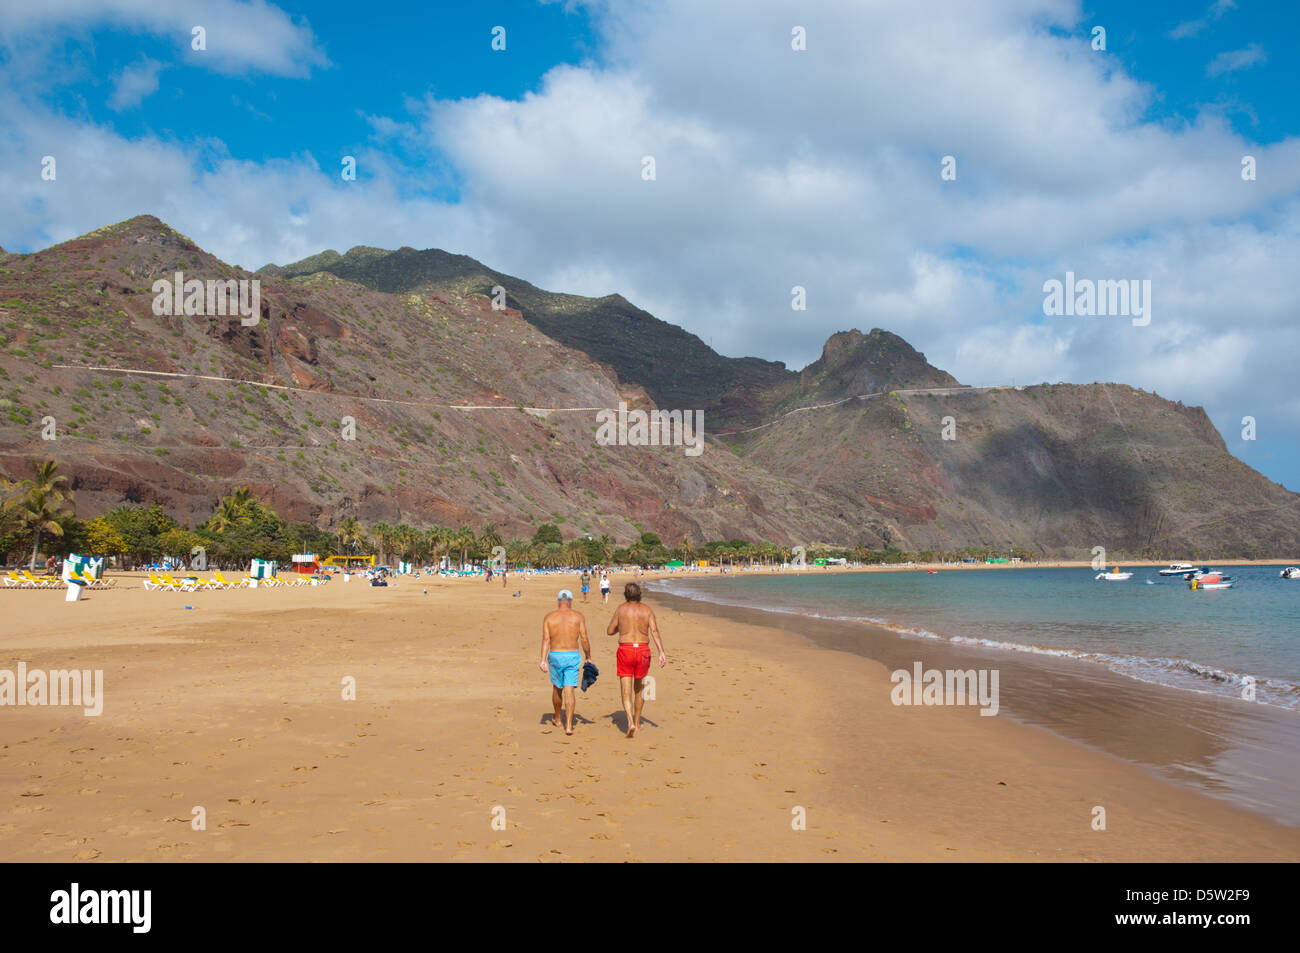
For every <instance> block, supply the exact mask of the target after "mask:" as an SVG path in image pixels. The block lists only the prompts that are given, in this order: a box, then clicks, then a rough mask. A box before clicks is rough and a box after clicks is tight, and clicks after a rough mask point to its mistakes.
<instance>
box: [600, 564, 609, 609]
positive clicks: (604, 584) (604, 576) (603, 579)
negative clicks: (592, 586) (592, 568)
mask: <svg viewBox="0 0 1300 953" xmlns="http://www.w3.org/2000/svg"><path fill="white" fill-rule="evenodd" d="M600 598H601V601H602V602H605V603H606V604H608V603H609V573H607V572H605V571H604V570H603V569H602V570H601V573H600Z"/></svg>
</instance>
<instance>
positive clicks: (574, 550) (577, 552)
mask: <svg viewBox="0 0 1300 953" xmlns="http://www.w3.org/2000/svg"><path fill="white" fill-rule="evenodd" d="M564 558H565V559H566V560H567V561H568V563H567V564H568V566H569V567H570V568H572V569H577V568H578V567H579V566H583V565H585V564H586V562H587V546H586V544H585V543H584V541H583V540H582V538H581V537H574V538H573V539H571V540H569V541H568V542H567V543H565V544H564Z"/></svg>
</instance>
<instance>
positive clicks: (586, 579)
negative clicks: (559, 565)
mask: <svg viewBox="0 0 1300 953" xmlns="http://www.w3.org/2000/svg"><path fill="white" fill-rule="evenodd" d="M589 592H591V573H589V572H587V570H585V569H584V570H583V571H582V601H583V602H586V601H587V593H589Z"/></svg>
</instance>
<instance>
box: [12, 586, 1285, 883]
mask: <svg viewBox="0 0 1300 953" xmlns="http://www.w3.org/2000/svg"><path fill="white" fill-rule="evenodd" d="M117 578H118V579H119V580H120V581H119V583H118V587H117V589H116V590H113V591H105V592H94V593H89V594H87V596H86V598H85V599H83V600H82V601H81V602H79V603H74V604H65V603H64V602H63V594H62V592H57V591H51V592H41V591H15V590H7V591H5V592H3V593H2V594H0V599H3V600H4V608H3V611H4V614H5V618H6V625H5V627H4V634H3V635H0V668H8V669H13V668H15V667H16V666H17V664H18V663H19V662H20V661H22V662H25V663H26V665H27V667H28V669H37V668H40V669H46V670H54V669H69V668H77V669H102V670H103V672H104V695H105V698H104V710H103V714H102V715H100V716H98V717H87V716H85V715H84V714H83V713H82V710H81V709H80V708H72V707H53V706H47V707H30V706H24V707H8V706H6V707H3V708H0V791H2V792H3V794H4V807H3V808H0V856H2V857H4V858H5V859H6V860H25V861H33V860H34V861H70V860H88V861H89V860H99V861H159V860H161V861H175V860H203V861H212V860H216V861H288V860H309V861H328V860H403V861H413V860H462V861H501V860H513V861H530V862H531V861H562V860H604V861H622V860H634V861H670V860H727V861H730V860H735V861H746V860H758V861H763V860H767V861H785V860H790V861H817V860H849V861H861V860H916V861H928V860H956V861H974V860H1057V861H1201V860H1222V861H1240V860H1295V859H1297V858H1300V830H1297V829H1295V828H1291V827H1285V826H1282V825H1279V824H1276V823H1273V822H1272V821H1270V820H1268V819H1266V818H1264V817H1262V816H1259V815H1255V814H1252V813H1249V812H1246V811H1243V810H1240V809H1237V808H1235V807H1233V806H1231V805H1227V804H1224V803H1222V802H1219V801H1216V800H1214V799H1211V798H1208V797H1206V796H1203V795H1201V794H1199V793H1197V792H1195V791H1192V790H1188V789H1184V788H1182V787H1178V786H1174V785H1171V784H1169V783H1167V782H1164V781H1162V780H1160V779H1158V778H1156V777H1154V776H1153V775H1152V774H1150V773H1149V772H1147V771H1145V770H1144V769H1142V768H1140V767H1138V766H1135V765H1133V764H1130V763H1128V762H1125V761H1123V760H1120V759H1118V758H1115V757H1112V756H1110V755H1106V754H1103V753H1101V752H1098V751H1095V750H1092V749H1090V748H1088V747H1086V746H1084V745H1082V744H1077V743H1074V742H1071V741H1068V740H1066V739H1063V738H1061V737H1058V736H1056V735H1054V734H1051V733H1049V732H1047V731H1043V730H1041V729H1038V728H1034V727H1030V726H1026V725H1022V724H1018V723H1016V722H1014V721H1011V720H1009V719H1006V718H1000V717H999V718H986V717H980V716H979V715H978V711H977V709H973V708H958V707H946V708H945V707H934V708H920V707H912V708H907V707H895V706H894V705H893V704H891V702H890V692H889V690H890V687H891V686H890V683H889V677H888V671H887V670H886V669H885V667H884V666H882V665H880V664H878V663H876V662H873V661H871V660H869V659H866V658H862V657H859V656H856V655H852V654H849V653H845V652H839V651H833V650H829V649H825V648H818V647H815V646H813V645H812V644H810V643H808V642H806V641H804V640H801V639H799V638H798V637H795V636H792V635H791V634H789V633H788V632H783V631H781V630H780V629H777V628H769V627H766V626H760V625H748V624H740V623H737V622H735V621H728V620H724V619H720V618H718V617H715V616H712V615H708V614H704V613H701V612H693V611H692V612H686V611H680V610H678V609H675V608H668V607H666V606H664V607H661V608H660V613H659V614H660V627H661V630H662V632H663V636H664V640H665V644H666V648H667V652H668V656H669V664H668V666H667V668H665V669H663V670H660V669H659V668H658V667H657V666H656V667H655V668H654V669H653V671H652V674H653V675H654V676H655V678H656V681H655V698H654V700H652V701H649V702H647V705H646V722H645V725H644V728H643V730H642V732H641V734H640V736H639V737H637V738H635V739H627V738H624V736H623V731H622V729H623V724H622V721H623V713H622V709H621V705H620V703H619V700H618V683H617V679H616V678H615V677H614V645H613V639H611V638H609V637H607V636H605V635H604V628H605V625H606V623H607V622H608V619H609V616H610V614H611V612H612V611H613V609H614V607H615V604H616V599H615V597H614V596H611V600H610V604H609V605H608V606H604V605H602V604H600V602H599V596H598V595H594V596H593V597H592V599H591V602H590V603H587V604H583V603H582V602H581V599H579V601H578V602H577V603H576V604H575V607H576V608H578V609H579V610H581V611H583V612H584V613H585V615H586V617H587V622H588V627H589V630H590V631H591V638H592V645H593V652H594V657H595V661H596V663H597V664H598V665H599V666H600V668H601V673H602V674H601V678H600V680H599V681H598V682H597V684H596V685H595V686H594V687H593V688H592V689H591V690H590V691H589V692H587V693H585V694H584V693H581V692H580V693H579V696H578V708H577V711H578V719H577V726H576V731H575V734H574V736H573V737H566V736H565V735H564V734H563V732H562V731H561V730H560V729H557V728H554V727H551V726H550V725H549V724H548V722H549V719H550V715H551V706H550V689H549V682H548V679H547V677H546V676H545V675H543V674H542V673H541V672H540V671H538V668H537V664H536V663H537V655H538V647H539V643H540V624H541V619H542V616H543V615H544V613H545V612H546V611H548V610H550V609H551V608H554V606H555V601H554V595H555V592H556V591H557V590H558V589H559V588H561V587H562V586H563V585H570V586H571V585H572V582H573V577H561V576H537V577H529V578H524V577H516V576H513V575H512V576H511V577H510V579H509V584H508V587H507V588H505V589H503V588H502V587H501V586H500V585H498V584H496V583H495V582H494V583H492V584H486V583H484V582H483V581H482V580H476V581H474V580H439V579H431V578H428V577H425V578H419V579H411V578H406V577H399V578H398V580H397V585H396V586H394V587H389V588H387V589H382V588H377V589H372V588H370V587H368V586H366V585H365V584H364V582H362V581H361V580H357V579H354V580H353V581H351V582H348V583H344V582H342V581H341V580H340V579H336V580H334V581H332V582H330V583H329V584H328V585H327V586H324V587H316V588H308V587H303V588H297V589H275V590H258V591H248V590H237V591H228V592H197V593H171V592H161V593H159V592H147V591H144V590H143V589H142V588H139V579H138V578H137V577H132V576H130V575H120V576H118V577H117ZM627 578H628V577H626V576H617V577H616V578H615V589H614V592H615V595H617V593H618V592H619V591H620V590H621V586H622V583H623V582H624V581H625V580H626V579H627ZM425 590H427V593H426V592H425ZM516 591H519V592H521V595H520V596H518V597H515V596H513V595H512V594H513V593H515V592H516ZM649 601H650V604H651V605H654V604H655V602H654V599H653V595H651V596H650V597H649ZM183 606H193V607H194V608H192V609H185V608H182V607H183ZM349 677H350V678H354V679H355V685H356V692H355V694H356V697H355V700H346V699H345V698H344V697H343V696H344V694H345V691H344V682H345V679H347V678H349ZM1097 806H1101V807H1104V808H1105V811H1106V829H1105V830H1104V831H1098V830H1094V829H1093V824H1092V822H1093V816H1094V815H1093V810H1094V808H1095V807H1097ZM196 807H198V808H202V809H203V811H204V812H205V814H206V829H204V830H195V829H194V828H193V826H192V823H191V821H192V818H193V817H194V809H195V808H196ZM800 819H804V820H805V822H806V823H805V825H803V826H805V827H806V829H797V828H798V827H800V826H801V825H800V824H799V823H798V822H799V821H800Z"/></svg>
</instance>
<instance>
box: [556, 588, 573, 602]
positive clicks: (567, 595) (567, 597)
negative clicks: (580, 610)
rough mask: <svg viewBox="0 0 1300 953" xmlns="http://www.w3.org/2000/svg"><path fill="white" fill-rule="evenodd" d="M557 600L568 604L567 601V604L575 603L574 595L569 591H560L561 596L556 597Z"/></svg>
mask: <svg viewBox="0 0 1300 953" xmlns="http://www.w3.org/2000/svg"><path fill="white" fill-rule="evenodd" d="M555 598H556V599H557V600H559V601H560V602H566V601H567V602H572V601H573V593H571V592H570V591H569V590H568V589H561V590H560V594H559V595H558V596H556V597H555Z"/></svg>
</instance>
